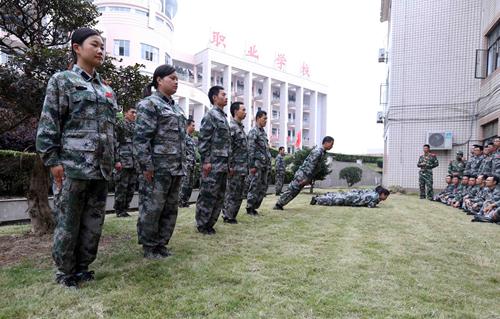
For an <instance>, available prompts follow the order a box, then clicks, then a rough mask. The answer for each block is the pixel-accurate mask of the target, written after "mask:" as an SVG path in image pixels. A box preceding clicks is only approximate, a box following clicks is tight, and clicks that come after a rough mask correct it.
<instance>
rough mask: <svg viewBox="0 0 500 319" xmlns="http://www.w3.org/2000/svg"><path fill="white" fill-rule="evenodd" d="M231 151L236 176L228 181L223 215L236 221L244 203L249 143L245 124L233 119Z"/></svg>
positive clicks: (231, 123) (231, 124) (226, 218)
mask: <svg viewBox="0 0 500 319" xmlns="http://www.w3.org/2000/svg"><path fill="white" fill-rule="evenodd" d="M229 127H230V130H231V149H232V152H233V160H232V163H231V165H230V166H231V168H232V169H233V170H234V174H233V175H232V176H229V177H228V179H227V190H226V195H225V199H224V208H223V210H222V215H223V216H224V219H225V220H234V219H236V216H237V215H238V211H239V210H240V206H241V202H242V201H243V198H244V197H243V191H244V188H245V179H246V176H247V175H248V142H247V135H246V134H245V128H244V126H243V123H241V122H238V121H236V120H235V119H231V122H230V124H229Z"/></svg>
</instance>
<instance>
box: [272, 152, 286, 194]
mask: <svg viewBox="0 0 500 319" xmlns="http://www.w3.org/2000/svg"><path fill="white" fill-rule="evenodd" d="M275 167H276V168H275V170H276V175H275V183H274V186H275V188H276V196H279V195H280V194H281V190H282V189H283V183H284V182H285V157H284V156H282V155H281V154H278V156H276V166H275Z"/></svg>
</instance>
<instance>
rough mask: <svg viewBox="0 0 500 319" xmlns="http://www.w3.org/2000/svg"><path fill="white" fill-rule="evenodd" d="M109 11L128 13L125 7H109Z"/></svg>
mask: <svg viewBox="0 0 500 319" xmlns="http://www.w3.org/2000/svg"><path fill="white" fill-rule="evenodd" d="M109 11H112V12H130V8H127V7H109Z"/></svg>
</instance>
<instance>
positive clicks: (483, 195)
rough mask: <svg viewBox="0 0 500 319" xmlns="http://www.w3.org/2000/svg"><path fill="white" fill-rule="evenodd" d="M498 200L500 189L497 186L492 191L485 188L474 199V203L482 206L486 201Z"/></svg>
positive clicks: (499, 198)
mask: <svg viewBox="0 0 500 319" xmlns="http://www.w3.org/2000/svg"><path fill="white" fill-rule="evenodd" d="M498 200H500V189H499V187H498V186H497V187H495V188H493V189H491V188H489V187H486V186H485V187H483V188H482V189H481V190H480V191H479V192H478V193H477V195H476V197H475V198H474V199H473V202H474V203H477V204H479V205H482V204H483V203H484V202H486V201H493V202H496V201H498Z"/></svg>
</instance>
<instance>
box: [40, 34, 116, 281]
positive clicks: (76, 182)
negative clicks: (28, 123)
mask: <svg viewBox="0 0 500 319" xmlns="http://www.w3.org/2000/svg"><path fill="white" fill-rule="evenodd" d="M71 49H72V53H73V58H74V62H75V65H74V66H73V68H72V69H71V70H68V71H62V72H58V73H56V74H54V75H53V76H52V77H51V78H50V80H49V83H48V86H47V93H46V96H45V101H44V104H43V109H42V114H41V117H40V121H39V124H38V132H37V139H36V148H37V151H38V152H39V153H40V154H41V156H42V159H43V161H44V163H45V165H46V166H49V167H50V172H51V174H52V176H53V177H54V182H55V184H56V188H57V190H58V191H59V192H58V194H57V195H56V202H57V205H56V209H55V218H56V223H57V224H56V228H55V231H54V245H53V248H52V256H53V258H54V261H55V264H56V267H57V273H56V281H57V282H58V283H60V284H61V285H63V286H66V287H70V288H77V287H78V284H79V283H80V282H84V281H89V280H93V279H94V272H93V271H89V270H88V266H89V265H90V264H91V263H92V262H93V261H94V260H95V258H96V254H97V248H98V245H99V239H100V237H101V231H102V224H103V223H104V215H105V211H104V209H105V204H106V196H107V193H108V182H107V181H108V180H110V178H111V172H112V169H113V165H115V168H116V169H117V170H120V169H121V165H120V163H116V164H115V163H114V162H115V151H116V150H115V143H116V141H115V118H116V113H117V112H118V111H120V110H119V109H118V105H117V104H116V98H115V94H114V93H113V90H112V89H111V88H110V87H109V86H108V85H106V83H105V82H103V80H102V79H101V77H100V76H99V74H98V73H97V72H96V70H95V68H96V67H98V66H99V65H101V64H102V62H103V60H104V42H103V40H102V38H101V36H100V35H99V33H98V32H97V31H95V30H92V29H89V28H80V29H78V30H76V31H75V32H74V33H73V35H72V37H71Z"/></svg>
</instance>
